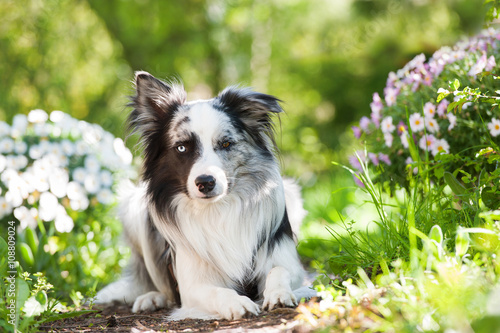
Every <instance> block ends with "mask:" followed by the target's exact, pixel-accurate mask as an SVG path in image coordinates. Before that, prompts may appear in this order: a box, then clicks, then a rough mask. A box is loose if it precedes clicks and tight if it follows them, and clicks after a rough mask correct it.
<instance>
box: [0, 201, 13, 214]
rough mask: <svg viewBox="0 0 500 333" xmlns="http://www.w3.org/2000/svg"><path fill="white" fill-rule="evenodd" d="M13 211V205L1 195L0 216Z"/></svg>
mask: <svg viewBox="0 0 500 333" xmlns="http://www.w3.org/2000/svg"><path fill="white" fill-rule="evenodd" d="M10 213H12V205H11V204H10V202H8V201H7V200H6V199H5V198H4V197H0V218H3V217H4V216H6V215H9V214H10Z"/></svg>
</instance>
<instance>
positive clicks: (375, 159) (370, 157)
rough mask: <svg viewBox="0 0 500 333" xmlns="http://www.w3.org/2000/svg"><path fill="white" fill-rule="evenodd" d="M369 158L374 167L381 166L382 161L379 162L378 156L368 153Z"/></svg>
mask: <svg viewBox="0 0 500 333" xmlns="http://www.w3.org/2000/svg"><path fill="white" fill-rule="evenodd" d="M368 158H369V159H370V161H372V163H373V165H375V166H377V165H379V163H380V161H379V160H378V157H377V154H375V153H368Z"/></svg>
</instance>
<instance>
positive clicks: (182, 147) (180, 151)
mask: <svg viewBox="0 0 500 333" xmlns="http://www.w3.org/2000/svg"><path fill="white" fill-rule="evenodd" d="M177 151H178V152H179V153H185V152H186V146H183V145H180V146H177Z"/></svg>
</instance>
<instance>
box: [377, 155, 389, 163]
mask: <svg viewBox="0 0 500 333" xmlns="http://www.w3.org/2000/svg"><path fill="white" fill-rule="evenodd" d="M378 159H379V160H380V161H382V162H384V163H385V164H387V165H391V164H392V163H391V159H390V158H389V155H387V154H383V153H379V154H378Z"/></svg>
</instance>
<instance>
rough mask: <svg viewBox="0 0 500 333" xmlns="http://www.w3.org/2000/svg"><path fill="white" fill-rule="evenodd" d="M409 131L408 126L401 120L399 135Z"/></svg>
mask: <svg viewBox="0 0 500 333" xmlns="http://www.w3.org/2000/svg"><path fill="white" fill-rule="evenodd" d="M407 131H408V126H406V124H405V123H404V122H403V121H402V120H401V121H399V123H398V134H399V135H401V134H402V133H405V132H407Z"/></svg>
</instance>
